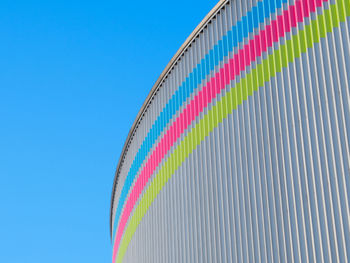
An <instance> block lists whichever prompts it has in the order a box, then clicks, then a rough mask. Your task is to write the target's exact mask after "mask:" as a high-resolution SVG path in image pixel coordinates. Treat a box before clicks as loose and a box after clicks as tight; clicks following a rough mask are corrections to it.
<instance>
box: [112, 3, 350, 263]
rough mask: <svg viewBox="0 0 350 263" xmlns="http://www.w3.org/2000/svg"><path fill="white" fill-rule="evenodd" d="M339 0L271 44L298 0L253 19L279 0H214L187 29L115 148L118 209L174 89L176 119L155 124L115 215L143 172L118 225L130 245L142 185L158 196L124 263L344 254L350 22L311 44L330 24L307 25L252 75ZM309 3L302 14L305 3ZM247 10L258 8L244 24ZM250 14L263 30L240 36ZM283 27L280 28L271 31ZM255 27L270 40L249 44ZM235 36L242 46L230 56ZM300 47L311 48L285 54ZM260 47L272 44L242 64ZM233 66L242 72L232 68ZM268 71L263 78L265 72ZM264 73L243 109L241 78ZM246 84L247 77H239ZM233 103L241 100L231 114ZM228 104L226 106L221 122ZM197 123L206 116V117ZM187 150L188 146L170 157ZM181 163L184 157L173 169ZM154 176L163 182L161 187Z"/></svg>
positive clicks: (349, 211)
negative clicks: (123, 222) (118, 155)
mask: <svg viewBox="0 0 350 263" xmlns="http://www.w3.org/2000/svg"><path fill="white" fill-rule="evenodd" d="M272 1H274V2H272ZM301 1H304V0H301ZM345 1H348V0H344V1H341V0H330V1H329V2H328V1H324V2H323V3H322V5H321V6H320V7H318V8H317V9H316V11H315V12H311V13H310V14H309V15H307V16H305V17H303V18H302V19H301V18H298V19H301V21H299V22H298V23H297V25H296V26H293V27H292V28H291V30H290V31H289V32H285V34H283V35H282V36H280V37H279V38H278V41H273V43H272V45H270V44H269V43H270V42H269V38H271V39H273V38H274V34H275V32H272V31H268V30H269V27H271V24H272V22H273V21H274V20H275V19H276V18H278V16H283V15H285V14H286V12H289V11H288V10H290V7H291V6H294V5H298V1H294V0H291V1H288V3H284V4H282V5H281V7H280V8H277V9H276V10H274V11H273V12H271V14H269V15H268V16H267V17H265V18H264V19H262V20H260V18H261V17H259V16H261V15H262V14H264V12H267V10H268V8H267V7H266V5H267V4H269V5H272V3H275V5H276V4H277V2H278V0H271V1H269V0H260V1H256V0H252V1H221V2H220V3H219V5H218V6H217V7H216V9H215V10H214V11H212V12H211V15H210V16H209V17H207V18H206V20H205V22H203V23H202V24H201V26H200V27H199V28H197V29H196V32H195V33H194V34H192V37H191V38H190V40H189V41H188V42H186V45H185V46H186V48H185V49H183V50H182V51H181V52H180V53H178V56H177V57H176V59H175V60H176V62H174V61H175V60H172V61H173V62H171V66H169V67H167V69H166V73H164V74H163V75H162V77H161V78H162V79H161V81H159V82H157V84H156V86H157V87H156V88H154V89H152V95H150V96H151V97H153V99H150V98H148V99H147V100H146V102H145V105H144V106H143V108H142V110H141V112H142V113H141V115H139V116H138V118H137V120H136V122H135V123H139V124H138V126H137V125H134V126H133V128H132V132H131V135H129V137H128V139H127V142H126V145H127V146H126V148H125V149H124V150H123V154H122V158H121V160H122V159H123V160H124V161H120V163H119V165H118V170H117V175H118V187H115V186H114V188H113V196H112V208H111V216H114V215H115V213H116V207H117V205H118V202H119V198H120V196H121V191H122V188H123V186H124V182H125V180H126V178H127V176H129V175H128V174H129V170H130V167H131V166H132V163H133V162H134V158H135V156H137V152H138V151H139V149H140V147H141V145H142V143H143V142H144V140H145V138H146V137H147V134H148V133H149V131H150V130H151V129H152V127H153V126H154V123H155V122H156V120H157V118H158V116H159V115H160V114H161V112H163V111H165V110H166V109H167V108H166V105H167V104H168V103H170V101H171V100H172V98H174V96H177V95H176V94H179V96H178V97H177V100H176V101H175V103H173V104H171V105H172V107H173V108H172V109H168V110H169V112H174V114H173V115H172V116H169V121H168V122H167V123H165V125H164V128H162V129H161V128H157V129H158V130H156V132H158V133H159V135H157V136H158V137H155V140H154V144H153V145H152V146H150V148H149V151H148V152H147V154H146V157H145V158H144V160H140V161H141V162H140V163H141V164H140V167H138V170H137V173H136V176H135V179H134V180H133V182H132V186H131V188H130V190H128V194H127V199H126V201H125V203H124V204H123V209H122V213H124V210H125V207H126V202H127V200H128V198H129V197H130V198H135V197H134V196H133V195H132V189H133V186H135V185H136V184H137V182H138V181H137V180H139V178H143V177H141V176H142V175H143V174H149V179H147V181H145V187H144V188H143V189H142V191H141V194H140V195H139V196H137V200H135V204H134V206H133V208H132V210H131V213H130V215H128V217H127V221H126V222H127V223H126V227H125V229H122V231H123V235H122V237H121V242H126V241H125V240H124V237H125V236H126V234H127V231H131V230H130V229H129V226H130V225H132V224H135V221H133V220H135V218H136V217H137V214H136V211H139V210H137V207H139V206H144V205H145V204H146V203H147V202H148V201H147V200H146V201H147V202H144V201H145V200H144V199H143V198H144V197H145V196H147V191H148V189H153V190H152V191H154V200H153V201H149V202H150V203H149V208H148V209H146V210H145V211H146V212H145V214H144V216H143V218H142V219H140V220H139V221H137V222H138V223H137V224H138V225H137V226H136V227H135V232H134V233H133V234H132V238H131V241H130V243H127V244H124V245H126V248H125V254H124V257H123V258H122V259H123V262H134V261H142V262H271V261H281V262H284V261H303V262H304V261H305V262H314V261H316V262H329V261H334V262H347V261H348V260H349V257H350V208H349V207H350V202H349V200H350V191H349V188H350V145H349V138H350V95H349V94H350V90H349V82H350V77H349V74H348V72H349V70H350V44H349V41H350V40H349V38H350V34H349V26H350V18H349V17H347V18H346V21H345V22H341V23H340V24H339V26H337V27H334V28H332V31H331V32H329V33H327V34H326V35H325V37H322V38H320V39H319V41H314V37H316V36H317V34H320V32H322V28H320V27H321V26H324V27H325V28H326V26H328V25H326V24H322V23H319V24H318V27H313V28H312V29H311V31H308V32H309V33H308V34H311V36H307V35H306V33H303V34H304V36H305V38H304V40H303V38H302V37H303V35H301V36H300V37H299V38H297V42H294V43H293V45H291V46H290V48H291V49H292V52H286V55H285V56H286V57H282V56H280V57H278V58H275V61H274V63H267V64H266V65H267V66H266V67H265V68H264V69H263V70H264V72H263V73H262V74H256V73H254V72H256V70H257V69H258V68H259V67H260V65H261V64H262V63H265V62H264V61H265V60H266V59H268V58H269V56H271V55H273V54H275V52H276V50H280V49H282V48H283V47H284V45H285V44H286V43H288V41H289V40H290V39H293V38H295V36H297V35H298V36H299V35H300V34H301V33H300V32H306V31H303V30H305V29H307V28H309V25H310V24H312V23H313V21H315V20H316V19H319V17H320V16H321V15H322V14H325V13H327V12H329V10H331V9H332V8H333V7H334V6H339V5H343V9H344V8H345V5H344V4H345V3H347V4H348V5H349V3H348V2H345ZM224 3H225V4H224ZM262 3H263V4H262ZM306 5H308V8H311V7H310V6H311V2H310V1H306ZM256 6H259V7H261V8H265V7H266V8H265V9H264V11H263V12H257V13H256V14H257V16H249V19H250V20H249V21H247V22H246V23H242V22H241V21H242V19H245V18H244V17H245V16H246V15H247V13H249V12H251V11H252V10H255V9H254V8H256ZM300 10H301V11H300V12H301V13H300V14H301V16H302V15H303V14H304V13H305V12H307V10H306V9H305V5H304V6H303V5H301V9H300ZM270 11H271V10H270ZM341 11H342V9H341V8H339V7H338V9H337V12H338V13H334V11H332V12H333V13H332V16H335V15H336V14H338V15H339V12H341ZM343 11H344V10H343ZM333 18H334V17H333ZM255 20H258V21H260V22H259V24H258V28H255V29H254V30H253V32H250V33H246V34H245V33H244V32H248V26H249V24H254V21H255ZM262 21H263V22H262ZM332 23H333V22H332ZM236 26H237V27H239V26H242V28H241V31H240V30H234V31H230V30H231V29H232V28H233V27H236ZM284 26H286V25H285V24H283V25H282V24H279V25H277V29H278V30H280V29H281V28H280V27H282V28H283V27H284ZM264 30H266V31H264ZM315 30H316V31H315ZM228 32H231V33H230V34H228ZM261 32H266V33H268V34H266V35H265V38H263V37H262V38H260V39H259V41H260V42H254V41H255V39H256V36H257V35H259V34H260V33H261ZM310 32H311V33H310ZM240 34H245V35H244V37H241V36H240ZM237 39H241V40H239V41H237ZM235 41H236V42H237V46H234V47H232V46H231V48H232V50H231V51H230V52H226V51H225V49H227V48H228V47H230V45H233V43H235ZM304 41H305V43H306V45H309V46H312V47H311V48H308V49H307V50H306V52H301V53H300V55H296V57H295V58H294V57H293V56H294V55H295V54H298V46H299V48H300V47H301V46H302V45H304ZM314 42H315V43H314ZM250 43H255V44H254V45H253V46H252V48H253V49H254V50H250V51H249V52H248V53H247V52H246V53H243V54H244V55H243V56H240V55H237V54H240V53H239V52H243V51H242V50H243V49H244V48H245V47H246V46H247V45H250ZM259 45H260V48H261V47H262V46H268V47H267V49H266V51H264V52H262V54H261V55H259V56H257V57H256V58H255V59H253V60H252V61H250V60H251V57H253V56H254V52H258V51H259ZM211 50H214V51H211ZM225 52H226V53H225ZM244 52H245V51H244ZM180 54H181V55H180ZM208 54H209V55H208ZM278 54H280V53H278ZM285 58H287V59H288V60H290V61H291V62H289V63H288V65H287V66H286V67H284V68H282V69H281V71H280V72H277V73H274V72H275V69H276V68H278V67H280V65H279V64H277V63H281V61H282V60H283V59H285ZM230 61H235V62H234V63H230ZM249 61H250V62H249ZM248 62H249V63H248ZM202 64H203V66H201V65H202ZM242 65H243V66H242ZM237 67H240V68H243V70H240V71H239V74H237V75H236V73H235V72H236V71H235V69H236V68H237ZM195 68H196V70H195V71H194V69H195ZM208 69H211V70H210V71H208ZM193 72H195V73H193ZM221 75H222V76H223V78H220V76H221ZM265 75H267V76H270V75H271V77H269V78H268V79H265ZM260 78H264V81H265V82H264V83H263V85H260V87H259V88H257V90H255V91H253V92H252V94H248V95H249V96H248V95H247V96H246V99H244V100H243V101H242V103H240V101H239V97H238V96H240V94H242V96H244V92H248V91H243V92H239V87H240V86H241V85H243V84H241V83H259V81H260V80H261V79H260ZM222 79H229V84H227V83H226V86H224V87H221V88H220V89H219V88H218V87H220V85H221V84H220V83H221V81H222ZM247 79H248V80H249V81H250V82H249V81H248V82H244V81H247ZM184 83H186V84H184ZM197 83H198V84H197ZM208 83H210V84H208ZM247 88H248V90H249V88H250V87H247ZM214 91H215V92H214ZM232 92H233V94H235V96H232V97H230V98H232V100H231V99H230V103H226V104H223V103H222V101H223V100H225V99H226V97H227V96H230V94H232ZM214 93H215V95H213V94H214ZM182 100H183V101H182ZM233 100H235V101H233ZM236 101H238V102H239V103H238V104H237V107H235V108H231V106H230V105H235V103H236ZM205 103H207V105H205V106H204V107H203V106H202V104H205ZM226 111H229V114H228V115H227V116H226V115H225V116H224V117H223V118H222V114H223V112H226ZM169 112H166V114H169V115H170V113H169ZM142 115H143V117H141V116H142ZM184 116H186V117H184ZM191 116H192V117H191ZM190 117H191V118H192V121H191V122H189V121H188V118H190ZM206 118H209V121H208V122H203V120H205V119H206ZM179 120H181V122H179ZM216 120H219V121H218V122H217V124H215V125H214V126H213V125H212V123H215V122H216ZM174 125H175V126H174ZM172 126H174V127H176V132H174V133H172V134H171V135H172V136H171V137H167V138H168V140H169V142H170V141H173V145H172V146H171V147H170V146H169V145H168V143H169V142H167V141H164V140H163V138H164V137H165V136H168V134H169V131H170V130H171V129H172ZM183 127H184V128H183ZM198 127H201V129H200V130H199V131H198V132H197V133H196V135H197V136H199V137H200V138H202V137H203V138H202V139H201V141H200V143H199V144H198V143H197V142H196V140H191V141H188V140H187V138H188V136H190V135H191V134H192V132H194V131H196V129H198ZM209 130H210V132H209V133H208V132H207V131H209ZM132 134H134V136H133V137H132ZM176 134H179V138H176V137H175V136H176ZM204 135H207V136H206V137H205V136H204ZM159 145H160V147H162V148H159V147H158V146H159ZM184 145H185V148H184V150H183V151H180V152H179V151H177V149H178V148H180V147H183V146H184ZM159 149H167V150H166V151H163V150H159ZM155 152H157V153H158V156H156V158H155V156H154V153H155ZM163 152H164V156H163V155H161V154H162V153H163ZM177 160H184V161H183V162H182V163H181V162H180V163H179V164H178V167H177V168H176V169H175V172H172V171H173V170H172V165H174V163H176V162H177ZM156 161H157V162H158V163H155V162H156ZM150 162H154V171H153V172H149V169H150V168H147V167H149V166H147V165H148V163H150ZM169 162H172V163H171V165H169ZM164 167H167V170H166V171H165V172H164ZM147 169H148V170H147ZM159 174H163V176H165V175H167V176H169V179H167V180H168V181H167V182H166V183H165V184H164V186H162V187H161V186H160V184H161V183H162V181H161V180H159V178H158V176H159ZM146 178H147V177H144V179H143V180H146ZM154 182H157V184H159V185H154ZM132 196H133V197H132ZM140 211H141V210H140ZM113 220H114V219H113ZM119 220H120V218H119V219H118V221H116V222H113V221H112V222H111V225H112V229H113V226H114V224H116V226H117V229H118V227H119V224H120V221H119ZM128 233H129V232H128ZM112 242H113V244H114V242H115V240H113V241H112ZM117 249H118V248H117Z"/></svg>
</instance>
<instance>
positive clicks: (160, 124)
mask: <svg viewBox="0 0 350 263" xmlns="http://www.w3.org/2000/svg"><path fill="white" fill-rule="evenodd" d="M287 2H288V0H265V1H262V2H258V3H257V5H256V6H254V7H252V10H251V11H249V12H247V14H246V15H245V16H243V17H242V19H241V21H238V22H237V24H236V25H235V26H233V27H232V29H231V30H229V31H228V32H227V33H226V35H224V36H223V37H222V39H221V40H219V41H218V43H217V44H216V45H214V47H213V49H211V50H210V51H209V53H208V54H206V55H205V57H204V58H203V59H202V60H201V62H200V63H199V64H198V65H197V67H196V68H194V69H193V71H192V72H191V73H190V74H189V76H188V77H187V78H186V79H185V81H184V82H183V83H182V85H181V86H180V87H179V88H178V90H176V92H175V94H174V95H173V96H172V97H171V99H170V100H169V102H168V103H167V104H166V106H165V107H164V108H163V110H162V112H161V113H160V115H159V116H158V118H157V120H156V121H155V122H154V124H153V125H152V128H151V129H150V131H149V132H148V134H147V136H146V138H145V139H144V141H143V142H142V144H141V147H140V149H139V150H138V152H137V154H136V156H135V158H134V160H133V162H132V164H131V167H130V170H129V172H128V175H127V177H126V179H125V182H124V185H123V188H122V191H121V194H120V197H119V201H118V206H117V209H116V212H115V217H114V223H113V231H112V233H113V234H112V240H114V236H115V231H116V225H118V221H119V217H120V214H121V212H122V209H123V206H124V202H125V199H126V197H127V195H128V193H129V190H130V187H131V185H132V183H133V181H134V179H135V176H136V174H137V172H138V171H139V169H140V167H141V165H142V163H143V161H144V160H145V158H146V156H147V155H148V153H149V151H150V149H151V148H152V147H153V145H154V143H155V141H156V140H157V139H158V137H159V135H160V134H161V132H162V131H163V130H164V128H165V127H166V126H167V124H168V123H169V122H170V120H171V119H172V117H173V115H174V114H175V113H176V112H177V111H178V109H179V108H180V107H181V106H182V104H183V103H184V102H185V101H186V99H187V98H188V97H189V96H190V94H191V93H192V92H193V91H194V89H195V88H196V87H197V86H198V85H200V84H201V83H202V81H203V80H205V79H206V78H207V76H208V75H209V74H210V72H211V71H213V70H214V68H215V67H216V66H217V65H218V64H219V62H220V61H222V60H223V59H224V57H226V56H228V54H229V52H231V51H232V50H233V48H234V47H237V46H238V43H240V42H242V41H243V39H244V38H246V37H248V35H249V33H253V32H254V28H258V27H259V24H260V23H263V22H264V21H265V19H266V18H268V17H270V15H271V14H273V13H274V12H275V11H276V9H278V8H281V7H282V3H287ZM243 28H244V29H248V30H243ZM233 36H234V37H233ZM221 46H222V47H223V49H222V52H219V51H220V47H221ZM215 54H219V57H217V56H215ZM212 58H215V59H214V60H213V59H212ZM210 60H213V62H214V63H209V61H210ZM201 72H202V73H203V72H205V73H204V74H201ZM198 79H200V80H198Z"/></svg>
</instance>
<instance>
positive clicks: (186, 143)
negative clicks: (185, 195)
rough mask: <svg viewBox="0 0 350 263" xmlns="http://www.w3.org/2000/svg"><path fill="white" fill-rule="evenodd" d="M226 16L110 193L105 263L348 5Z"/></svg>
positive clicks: (299, 0) (283, 3)
mask: <svg viewBox="0 0 350 263" xmlns="http://www.w3.org/2000/svg"><path fill="white" fill-rule="evenodd" d="M227 5H232V3H230V2H228V4H227ZM238 13H239V12H238ZM238 13H237V14H238ZM237 14H236V15H237ZM234 15H235V14H232V18H231V20H232V21H231V22H230V21H227V24H228V25H230V23H232V26H231V27H230V28H229V30H227V31H226V33H223V34H222V36H221V38H220V39H218V40H217V41H215V40H213V42H215V43H214V45H213V46H212V48H210V49H209V51H208V52H207V53H206V54H205V56H203V58H202V59H200V60H199V63H198V64H196V66H195V67H194V68H193V69H192V71H191V72H190V73H189V74H188V76H187V77H186V78H185V79H184V81H183V82H182V84H181V85H179V86H178V88H177V89H176V90H175V92H174V94H173V95H172V96H171V97H170V99H169V100H168V102H167V103H166V104H165V105H164V108H163V109H162V110H161V111H160V114H159V116H158V117H157V118H156V120H155V121H154V123H153V124H152V126H151V128H150V129H149V131H148V133H147V135H146V136H145V138H144V139H143V142H142V143H141V146H140V147H139V149H138V151H137V153H136V154H135V156H134V158H133V161H132V163H131V167H130V169H129V171H128V173H127V175H126V177H125V180H124V182H123V184H120V185H118V187H122V189H121V192H120V194H119V196H118V199H117V200H118V201H117V203H116V204H117V205H116V210H115V212H114V213H113V215H114V222H113V230H112V234H113V239H112V240H113V263H114V262H122V261H123V258H124V256H125V253H126V251H127V249H128V246H129V244H130V242H131V240H132V238H133V236H134V234H135V232H136V230H137V228H138V226H139V225H140V222H141V221H142V219H143V218H144V216H145V215H146V213H147V211H148V210H149V209H150V206H151V205H152V203H153V202H154V200H155V199H156V198H157V196H158V194H159V193H160V191H161V190H162V189H163V188H164V186H165V185H166V184H167V183H168V181H169V180H170V179H171V177H172V176H173V175H174V174H175V172H176V171H177V170H178V169H179V167H181V165H182V164H183V163H184V162H185V161H186V159H188V157H189V156H190V154H191V153H192V152H193V151H194V150H195V149H196V148H198V146H199V145H200V144H201V143H202V142H203V141H204V140H206V138H208V136H209V134H211V133H212V132H213V131H214V129H216V128H217V127H218V126H219V125H220V123H222V122H223V121H224V120H225V119H227V118H228V116H229V115H231V114H232V113H233V112H234V111H235V110H237V108H238V107H239V106H240V105H242V104H243V103H244V102H245V101H248V100H249V99H250V98H252V97H253V96H254V94H255V93H256V92H259V90H260V89H261V88H263V87H264V86H265V85H267V83H269V82H270V80H271V79H272V78H274V77H276V75H277V74H279V73H281V72H282V71H283V70H284V69H286V68H288V67H290V66H291V65H292V64H293V63H294V62H295V61H296V59H298V58H300V57H301V56H302V55H303V54H305V53H307V52H309V51H310V50H311V49H312V48H313V47H314V45H315V44H317V43H319V42H320V41H321V39H324V38H326V37H327V35H328V34H332V32H333V31H334V29H335V28H338V27H339V26H340V25H341V24H344V25H346V22H347V21H348V20H349V19H348V17H349V16H350V1H349V0H334V1H332V0H296V1H287V0H263V1H259V2H257V3H255V5H252V7H251V8H250V10H249V11H247V12H243V15H241V17H240V19H239V20H238V19H236V18H235V17H234ZM228 19H229V17H228V18H227V20H228ZM227 28H228V27H227ZM205 30H206V29H205ZM204 34H205V33H203V38H205V36H204ZM347 51H348V50H347ZM174 74H176V73H174ZM280 88H282V87H280ZM345 156H346V155H345ZM347 161H348V160H347ZM345 162H346V160H345V159H344V163H345ZM343 166H346V165H345V164H343ZM342 171H343V172H344V173H345V172H346V170H345V169H343V170H342ZM348 172H349V171H348ZM345 206H346V207H347V209H348V206H349V205H348V204H346V205H345ZM343 228H344V229H346V228H347V230H349V229H348V228H349V225H346V222H343ZM347 233H349V232H347ZM345 238H346V237H344V239H345ZM344 243H345V244H346V245H345V247H343V248H342V249H340V248H338V249H340V250H339V251H344V253H343V254H342V253H339V255H338V254H337V259H340V260H341V259H344V260H345V259H346V258H349V257H350V255H348V253H350V251H349V247H348V246H349V245H350V244H349V243H348V241H346V242H345V241H344ZM330 250H331V249H330ZM300 251H301V249H300ZM315 254H316V253H315ZM329 254H332V251H331V252H330V253H329ZM340 254H341V255H340ZM302 256H303V253H302V252H299V257H300V258H303V257H302ZM295 257H297V256H295ZM304 257H306V253H305V255H304ZM329 257H330V258H331V256H330V255H329Z"/></svg>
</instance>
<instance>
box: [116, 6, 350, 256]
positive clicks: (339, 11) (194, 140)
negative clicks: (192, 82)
mask: <svg viewBox="0 0 350 263" xmlns="http://www.w3.org/2000/svg"><path fill="white" fill-rule="evenodd" d="M348 16H350V1H349V0H345V1H344V0H337V1H336V4H334V5H331V6H330V8H329V9H327V10H324V13H323V14H320V15H318V16H317V19H315V20H313V21H311V24H309V25H306V26H305V27H304V29H303V30H300V31H299V32H298V34H296V35H293V36H292V38H291V39H290V40H287V41H286V43H285V44H284V45H281V46H280V48H279V49H278V50H275V51H274V53H273V54H271V55H269V56H268V58H267V59H265V60H263V61H262V63H261V64H259V65H257V67H256V68H255V69H252V70H251V72H250V73H249V74H247V75H246V77H245V78H242V79H241V81H240V82H239V83H236V85H235V87H234V88H232V89H231V90H230V91H229V92H227V93H226V94H225V95H224V96H223V97H222V98H221V100H220V101H218V102H217V103H216V105H214V106H213V107H212V108H211V109H210V110H209V111H208V114H207V115H205V116H204V117H203V118H202V119H201V120H200V121H199V122H198V124H197V125H196V126H195V127H194V128H193V129H192V130H191V131H190V132H189V133H188V135H187V136H186V137H185V138H184V139H183V141H182V143H181V144H180V145H179V146H178V147H177V148H176V149H175V150H174V152H173V154H172V155H171V156H170V157H169V158H168V159H167V160H166V162H165V163H164V165H163V166H162V167H161V169H160V170H159V172H158V174H157V175H156V176H155V177H154V179H153V181H152V183H151V184H150V185H149V187H148V189H147V190H146V192H145V194H144V195H143V197H142V199H141V201H140V203H139V205H138V206H137V207H136V209H135V211H134V214H133V215H132V218H131V220H130V222H129V224H128V226H127V228H126V231H125V234H124V236H123V238H122V240H121V243H120V247H119V251H118V255H117V260H116V262H121V261H122V259H123V257H124V255H125V252H126V250H127V247H128V245H129V243H130V241H131V239H132V236H133V235H134V233H135V231H136V229H137V226H138V224H139V223H140V222H141V220H142V218H143V216H144V215H145V214H146V212H147V210H148V208H149V206H150V205H151V204H152V202H153V201H154V199H155V198H156V196H157V195H158V193H159V192H160V190H161V189H162V188H163V187H164V185H165V184H166V183H167V181H168V180H169V179H170V178H171V176H172V175H173V174H174V173H175V171H176V170H177V169H178V168H179V167H180V166H181V164H182V163H183V162H184V161H185V159H186V158H187V157H188V156H189V154H190V153H191V152H193V150H194V149H195V148H196V147H197V146H198V145H199V144H200V142H201V141H203V140H204V139H205V137H207V136H208V135H209V133H210V132H212V131H213V129H214V128H215V127H217V126H218V125H219V123H220V122H222V121H223V120H224V119H225V118H226V117H227V116H228V115H229V114H230V113H232V111H233V110H234V109H236V108H237V106H238V105H240V104H242V102H243V100H247V99H248V96H251V95H252V94H253V91H257V90H258V88H259V87H261V86H263V85H264V83H265V82H267V81H269V80H270V79H271V78H272V77H274V76H275V75H276V73H278V72H281V71H282V68H286V67H287V66H288V63H291V62H293V61H294V60H295V58H298V57H300V55H301V54H302V53H305V52H306V51H307V48H311V47H312V46H313V44H314V43H318V42H319V41H320V38H324V37H325V36H326V33H327V32H331V31H332V30H333V28H334V27H338V26H339V23H340V22H345V20H346V17H348ZM267 69H269V70H267Z"/></svg>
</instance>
